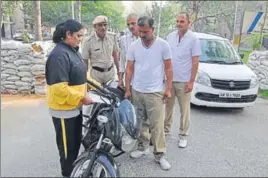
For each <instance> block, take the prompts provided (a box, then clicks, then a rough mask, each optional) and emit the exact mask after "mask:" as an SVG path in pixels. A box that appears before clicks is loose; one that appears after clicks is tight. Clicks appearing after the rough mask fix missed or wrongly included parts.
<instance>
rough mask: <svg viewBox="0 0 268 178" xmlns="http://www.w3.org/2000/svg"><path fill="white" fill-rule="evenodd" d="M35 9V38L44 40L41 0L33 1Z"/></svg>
mask: <svg viewBox="0 0 268 178" xmlns="http://www.w3.org/2000/svg"><path fill="white" fill-rule="evenodd" d="M33 3H34V10H35V40H37V41H42V40H43V39H42V30H41V10H40V0H37V1H33Z"/></svg>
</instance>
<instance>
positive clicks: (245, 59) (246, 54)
mask: <svg viewBox="0 0 268 178" xmlns="http://www.w3.org/2000/svg"><path fill="white" fill-rule="evenodd" d="M251 52H252V51H244V50H240V51H239V53H243V54H244V58H243V59H242V60H243V62H244V63H245V64H246V63H247V62H248V56H249V54H250V53H251Z"/></svg>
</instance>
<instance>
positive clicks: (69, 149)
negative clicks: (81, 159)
mask: <svg viewBox="0 0 268 178" xmlns="http://www.w3.org/2000/svg"><path fill="white" fill-rule="evenodd" d="M82 119H83V117H82V112H81V113H80V114H79V115H78V116H76V117H72V118H56V117H52V120H53V124H54V127H55V131H56V143H57V147H58V150H59V155H60V164H61V174H62V176H67V177H68V176H70V175H71V173H72V170H73V162H74V161H75V160H76V158H77V156H78V153H79V149H80V145H81V138H82Z"/></svg>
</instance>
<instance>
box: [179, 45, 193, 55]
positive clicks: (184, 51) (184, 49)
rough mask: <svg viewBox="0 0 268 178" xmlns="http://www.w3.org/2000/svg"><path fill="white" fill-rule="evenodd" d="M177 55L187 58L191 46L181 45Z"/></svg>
mask: <svg viewBox="0 0 268 178" xmlns="http://www.w3.org/2000/svg"><path fill="white" fill-rule="evenodd" d="M178 56H179V57H180V58H187V57H189V56H191V48H190V47H188V46H183V47H181V48H179V51H178Z"/></svg>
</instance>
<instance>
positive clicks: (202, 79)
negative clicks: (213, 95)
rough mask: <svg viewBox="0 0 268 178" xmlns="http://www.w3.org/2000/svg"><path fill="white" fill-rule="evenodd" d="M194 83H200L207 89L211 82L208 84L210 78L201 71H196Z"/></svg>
mask: <svg viewBox="0 0 268 178" xmlns="http://www.w3.org/2000/svg"><path fill="white" fill-rule="evenodd" d="M195 82H197V83H200V84H202V85H205V86H209V87H210V86H211V82H210V78H209V76H208V74H206V73H205V72H202V71H198V73H197V78H196V80H195Z"/></svg>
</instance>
